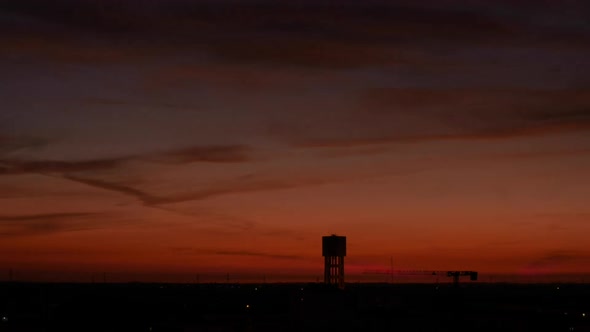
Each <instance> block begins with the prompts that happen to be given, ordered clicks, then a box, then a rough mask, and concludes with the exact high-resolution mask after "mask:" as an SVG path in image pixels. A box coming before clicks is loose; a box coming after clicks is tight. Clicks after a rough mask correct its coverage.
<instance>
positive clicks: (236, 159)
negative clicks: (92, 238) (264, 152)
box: [0, 142, 252, 175]
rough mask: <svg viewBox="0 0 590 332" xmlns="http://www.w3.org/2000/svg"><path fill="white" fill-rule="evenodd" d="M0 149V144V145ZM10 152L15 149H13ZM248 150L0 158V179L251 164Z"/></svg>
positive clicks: (195, 148)
mask: <svg viewBox="0 0 590 332" xmlns="http://www.w3.org/2000/svg"><path fill="white" fill-rule="evenodd" d="M0 146H1V142H0ZM13 148H17V147H16V146H15V147H13ZM251 151H252V150H251V149H250V148H249V147H247V146H242V145H216V146H193V147H188V148H181V149H175V150H169V151H163V152H154V153H150V154H145V155H138V156H127V157H119V158H104V159H92V160H77V161H63V160H19V159H10V158H5V159H1V158H0V175H8V174H26V173H38V174H70V173H80V172H88V171H96V170H108V169H115V168H119V167H121V166H123V165H124V164H125V163H127V162H130V161H133V160H145V161H150V162H160V163H172V164H186V163H193V162H211V163H240V162H248V161H250V160H251V157H250V156H249V153H250V152H251Z"/></svg>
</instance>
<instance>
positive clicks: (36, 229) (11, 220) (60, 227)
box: [0, 212, 109, 238]
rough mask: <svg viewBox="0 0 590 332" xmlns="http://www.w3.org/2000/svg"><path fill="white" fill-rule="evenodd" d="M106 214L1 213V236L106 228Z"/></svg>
mask: <svg viewBox="0 0 590 332" xmlns="http://www.w3.org/2000/svg"><path fill="white" fill-rule="evenodd" d="M104 216H105V214H103V213H88V212H75V213H46V214H28V215H0V237H6V238H8V237H19V236H32V235H48V234H54V233H61V232H73V231H84V230H92V229H99V228H104V227H107V226H108V225H109V223H105V222H104V221H100V218H101V217H104Z"/></svg>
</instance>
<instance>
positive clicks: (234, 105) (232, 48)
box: [0, 0, 590, 281]
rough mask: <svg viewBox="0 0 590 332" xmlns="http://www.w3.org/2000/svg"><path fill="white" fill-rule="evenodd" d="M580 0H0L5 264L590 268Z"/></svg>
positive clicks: (186, 268) (120, 275)
mask: <svg viewBox="0 0 590 332" xmlns="http://www.w3.org/2000/svg"><path fill="white" fill-rule="evenodd" d="M589 13H590V2H588V1H585V0H580V1H573V0H572V1H570V0H561V1H557V0H556V1H548V0H546V1H541V0H538V1H532V0H530V1H508V0H498V1H477V0H471V1H470V0H448V1H441V0H431V1H414V0H406V1H394V0H392V1H373V0H358V1H353V0H343V1H338V0H332V1H327V0H320V1H318V0H314V1H312V0H305V1H295V0H291V1H279V0H276V1H270V0H269V1H255V0H242V1H239V0H238V1H227V0H224V1H213V0H209V1H197V0H194V1H189V0H129V1H125V0H52V1H48V0H3V1H2V2H1V4H0V281H1V280H7V279H8V271H9V269H13V271H14V277H15V278H21V279H23V280H50V281H68V280H75V281H90V279H91V277H94V276H98V275H101V276H102V275H103V273H107V274H109V276H112V278H113V279H116V280H120V281H131V280H156V281H168V280H176V281H187V280H192V279H194V276H195V275H197V274H200V275H203V276H210V278H211V280H214V278H217V277H216V276H221V277H219V278H220V280H222V279H223V278H224V277H223V276H225V274H226V273H230V274H231V275H232V276H236V278H237V279H240V276H242V278H244V279H245V278H246V276H250V277H251V278H258V277H259V276H260V275H266V276H269V278H271V279H273V280H291V279H292V278H303V279H305V278H308V279H309V280H315V279H316V277H319V276H320V275H321V274H322V272H323V270H322V264H323V260H322V257H321V236H323V235H330V234H333V233H335V234H338V235H345V236H347V238H348V257H347V259H346V264H347V270H346V271H347V273H349V274H350V275H355V274H356V275H359V274H361V273H362V272H363V271H364V270H366V269H387V268H389V265H390V259H393V263H394V266H395V268H397V269H427V270H438V269H444V270H446V269H459V270H475V271H479V272H480V274H481V275H484V276H485V275H500V274H502V275H516V276H536V275H541V274H587V275H590V200H589V198H590V21H589V20H588V15H589Z"/></svg>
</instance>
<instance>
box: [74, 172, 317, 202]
mask: <svg viewBox="0 0 590 332" xmlns="http://www.w3.org/2000/svg"><path fill="white" fill-rule="evenodd" d="M64 178H65V179H67V180H71V181H74V182H78V183H82V184H85V185H88V186H92V187H96V188H100V189H105V190H110V191H114V192H118V193H121V194H124V195H129V196H132V197H135V198H137V199H138V200H140V201H141V202H143V203H144V204H145V205H148V206H158V205H164V204H174V203H182V202H187V201H198V200H204V199H208V198H211V197H215V196H220V195H228V194H238V193H246V192H254V191H264V190H278V189H289V188H295V187H299V186H303V185H313V184H321V183H327V182H329V180H325V181H323V180H310V181H303V182H301V181H286V180H273V179H265V178H264V177H262V178H259V177H253V178H250V177H241V178H237V179H234V180H231V181H225V182H223V183H215V184H213V185H211V186H209V187H204V188H200V189H198V190H195V191H190V192H182V193H178V194H167V195H153V194H150V193H147V192H145V191H142V190H139V189H136V188H133V187H130V186H126V185H122V184H119V183H116V182H111V181H105V180H100V179H94V178H88V177H81V176H72V175H66V176H64Z"/></svg>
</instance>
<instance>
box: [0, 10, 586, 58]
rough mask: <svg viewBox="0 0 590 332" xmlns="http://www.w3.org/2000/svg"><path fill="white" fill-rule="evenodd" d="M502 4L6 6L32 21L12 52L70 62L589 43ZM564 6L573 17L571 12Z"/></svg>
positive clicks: (422, 54)
mask: <svg viewBox="0 0 590 332" xmlns="http://www.w3.org/2000/svg"><path fill="white" fill-rule="evenodd" d="M497 7H498V8H495V7H494V6H463V7H462V6H458V5H456V6H440V5H437V4H436V2H429V3H426V5H424V4H422V5H416V4H414V3H412V2H409V1H394V2H387V3H385V2H374V1H373V2H350V3H349V4H347V5H345V4H344V3H341V2H338V3H331V2H313V3H312V2H300V1H297V2H288V1H284V2H281V3H275V2H252V1H248V2H244V1H237V2H236V1H233V2H219V1H217V2H210V1H206V2H202V1H199V2H195V1H191V2H188V1H149V2H145V1H142V2H136V1H106V0H105V1H72V0H68V1H65V0H61V1H52V2H47V1H39V0H9V1H5V2H4V3H3V6H2V7H1V8H0V10H2V11H4V12H5V15H12V16H13V17H20V18H23V17H24V18H29V19H28V20H25V19H21V21H23V22H26V24H25V23H22V24H20V25H18V24H15V23H14V21H15V20H12V21H11V22H13V23H12V24H10V25H9V26H7V27H6V29H5V31H8V32H9V33H5V34H6V35H7V36H9V37H10V36H18V38H8V39H5V42H4V47H3V49H4V52H13V53H25V54H29V55H35V56H36V57H41V56H46V57H48V58H52V59H54V60H60V61H66V62H97V61H98V62H121V61H127V62H137V61H139V60H140V59H144V58H150V57H153V56H162V55H167V54H168V55H170V54H177V53H184V54H193V55H196V54H198V53H199V52H207V53H209V54H211V55H214V56H216V57H218V58H219V59H222V60H223V61H227V62H247V63H264V64H279V65H297V66H310V67H322V68H357V67H362V66H389V65H399V64H408V63H410V64H421V65H424V64H425V63H428V62H430V63H437V62H439V61H440V60H436V59H437V57H436V56H432V55H431V53H432V51H431V49H432V48H433V47H434V48H435V49H439V50H440V49H443V50H444V49H447V48H449V47H456V46H457V45H461V46H465V45H466V44H469V45H472V46H475V45H480V46H489V45H504V46H505V45H512V46H519V45H523V44H528V45H531V44H534V45H544V46H547V45H549V46H560V47H563V46H567V45H569V44H573V45H578V46H580V47H582V46H583V45H584V43H583V42H582V40H584V38H588V37H589V34H590V32H589V31H587V30H585V29H576V28H575V27H570V26H567V24H561V25H560V24H554V25H552V26H550V27H547V28H545V27H544V26H543V25H542V24H536V23H535V22H534V20H523V19H522V17H519V16H518V15H516V16H515V15H512V16H510V15H503V14H501V13H502V12H503V11H502V9H504V8H503V5H499V6H497ZM516 7H518V6H516ZM537 7H543V6H537ZM555 12H556V13H560V15H561V16H564V17H565V18H569V16H567V15H566V14H567V12H565V11H564V13H561V12H559V11H555ZM520 15H524V14H523V13H521V14H520ZM556 15H557V14H556ZM561 16H559V17H561ZM525 17H526V16H525ZM30 18H32V19H34V21H32V22H31V20H30ZM564 21H565V19H564ZM48 26H50V27H52V29H47V27H48ZM89 37H90V38H89Z"/></svg>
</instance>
